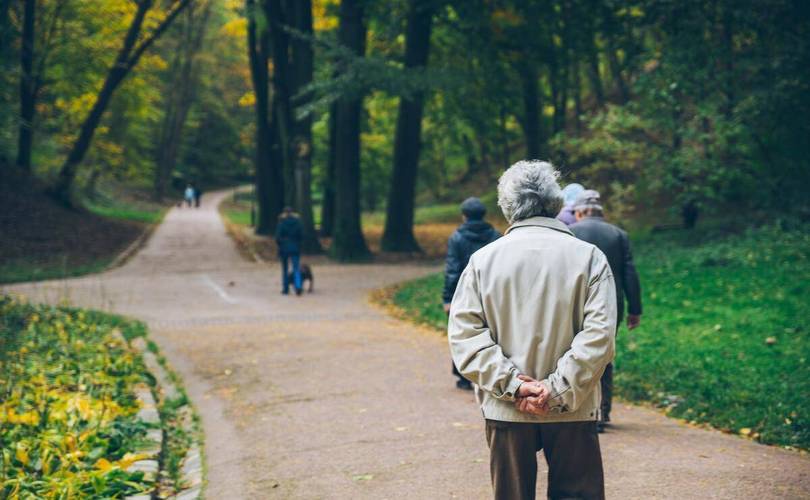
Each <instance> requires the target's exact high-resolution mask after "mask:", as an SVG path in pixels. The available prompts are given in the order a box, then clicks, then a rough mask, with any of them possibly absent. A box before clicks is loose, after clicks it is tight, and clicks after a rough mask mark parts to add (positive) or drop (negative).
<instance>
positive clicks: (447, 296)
mask: <svg viewBox="0 0 810 500" xmlns="http://www.w3.org/2000/svg"><path fill="white" fill-rule="evenodd" d="M500 236H501V233H499V232H498V231H496V230H495V228H493V227H492V226H491V225H490V224H489V223H487V222H484V221H482V220H469V221H467V222H465V223H464V224H462V225H461V226H459V228H458V229H456V231H455V232H454V233H453V235H452V236H450V240H449V241H448V242H447V260H446V262H445V266H444V290H442V300H443V301H444V303H445V304H449V303H450V302H451V301H452V300H453V294H454V293H456V286H458V279H459V277H460V276H461V273H462V272H463V271H464V268H465V267H467V263H468V262H469V261H470V256H471V255H472V254H474V253H475V252H476V251H477V250H479V249H480V248H482V247H483V246H484V245H486V244H487V243H492V242H493V241H495V240H497V239H498V238H499V237H500Z"/></svg>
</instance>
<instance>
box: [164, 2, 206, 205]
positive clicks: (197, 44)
mask: <svg viewBox="0 0 810 500" xmlns="http://www.w3.org/2000/svg"><path fill="white" fill-rule="evenodd" d="M210 11H211V3H206V4H204V6H203V11H202V12H195V11H194V9H193V8H192V9H189V10H188V15H187V16H186V23H185V25H184V27H183V35H182V37H181V38H180V41H179V44H178V45H179V47H178V50H177V53H176V54H177V57H176V59H175V61H176V66H179V68H180V69H179V71H178V72H177V73H176V75H175V76H174V77H173V78H171V79H170V82H169V88H168V89H166V95H167V99H166V103H165V109H166V111H165V115H164V119H163V126H162V127H161V133H160V137H159V139H158V147H157V161H156V163H157V165H156V170H155V193H154V194H155V199H156V200H157V201H163V197H164V196H165V194H166V190H167V188H168V184H169V180H170V177H171V173H172V171H174V167H175V165H176V163H177V155H178V152H179V150H180V145H181V143H182V140H183V128H184V127H185V124H186V119H187V118H188V112H189V110H190V109H191V104H192V102H193V101H194V89H195V87H196V80H197V71H196V70H197V65H196V64H195V63H196V59H197V54H198V53H199V51H200V48H201V47H202V42H203V39H204V38H205V33H206V26H207V24H208V16H209V13H210Z"/></svg>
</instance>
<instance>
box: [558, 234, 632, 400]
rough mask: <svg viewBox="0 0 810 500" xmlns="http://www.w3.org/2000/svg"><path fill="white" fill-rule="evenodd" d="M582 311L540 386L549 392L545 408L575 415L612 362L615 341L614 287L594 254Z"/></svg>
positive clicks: (599, 257)
mask: <svg viewBox="0 0 810 500" xmlns="http://www.w3.org/2000/svg"><path fill="white" fill-rule="evenodd" d="M591 269H592V272H591V279H590V282H589V284H588V292H587V298H586V299H585V305H584V308H583V312H584V319H583V322H582V330H581V331H580V332H578V333H577V334H576V335H574V340H573V342H572V343H571V348H570V349H569V350H568V351H566V353H565V354H563V355H562V357H561V358H560V359H559V360H558V361H557V368H556V370H554V372H552V373H551V374H550V375H549V376H548V378H546V379H545V380H544V381H543V383H544V384H545V385H546V387H547V388H548V389H549V390H550V391H551V399H550V400H549V408H551V410H552V411H559V412H561V413H566V412H569V411H576V410H577V409H579V407H580V406H582V403H583V402H584V401H585V400H586V399H587V398H588V395H589V394H590V393H591V391H593V389H594V388H595V386H596V384H598V383H599V379H600V377H601V376H602V373H603V372H604V371H605V367H606V366H607V365H608V363H610V362H611V360H612V359H613V354H614V352H615V339H616V285H615V284H614V281H613V275H612V274H611V272H610V266H609V265H608V263H607V259H606V258H605V256H604V255H603V254H602V253H601V252H599V251H598V250H597V251H596V254H595V255H594V261H593V263H592V264H591Z"/></svg>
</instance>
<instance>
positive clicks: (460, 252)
mask: <svg viewBox="0 0 810 500" xmlns="http://www.w3.org/2000/svg"><path fill="white" fill-rule="evenodd" d="M461 214H462V217H463V218H464V222H463V223H462V224H461V225H460V226H459V227H458V229H456V231H455V232H454V233H453V234H452V235H451V236H450V240H449V241H448V242H447V259H446V262H445V270H444V290H443V291H442V302H443V303H444V312H445V313H449V312H450V303H451V302H452V301H453V294H454V293H456V286H457V285H458V279H459V278H460V277H461V273H462V272H463V271H464V268H466V267H467V263H468V262H469V261H470V256H472V254H474V253H475V252H476V251H477V250H479V249H480V248H482V247H483V246H484V245H486V244H488V243H492V242H493V241H495V240H497V239H498V238H499V237H500V236H501V234H500V233H499V232H498V231H496V230H495V228H493V227H492V226H491V225H490V224H489V223H488V222H486V221H484V216H485V215H486V214H487V208H486V207H485V206H484V204H483V203H482V202H481V200H479V199H478V198H467V199H466V200H464V202H463V203H462V204H461ZM451 363H452V361H451ZM452 365H453V374H454V375H455V376H456V377H458V381H456V387H458V388H459V389H468V390H469V389H472V384H471V383H470V381H469V380H467V379H466V378H464V377H462V376H461V374H460V373H459V372H458V369H457V368H456V364H455V363H452Z"/></svg>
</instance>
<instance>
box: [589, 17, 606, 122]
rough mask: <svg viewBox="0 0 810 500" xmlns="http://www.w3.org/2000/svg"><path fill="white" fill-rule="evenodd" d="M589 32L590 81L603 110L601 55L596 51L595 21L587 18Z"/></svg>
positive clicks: (603, 92)
mask: <svg viewBox="0 0 810 500" xmlns="http://www.w3.org/2000/svg"><path fill="white" fill-rule="evenodd" d="M586 22H587V23H588V25H587V26H588V31H587V33H586V38H587V39H586V41H585V52H586V55H587V57H588V80H590V84H591V91H592V92H593V95H594V97H595V98H596V105H597V106H598V107H599V108H600V109H601V108H604V107H605V88H604V86H603V85H602V76H601V75H600V73H599V53H598V52H597V50H596V33H595V32H594V29H593V20H592V19H591V18H590V16H586Z"/></svg>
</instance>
